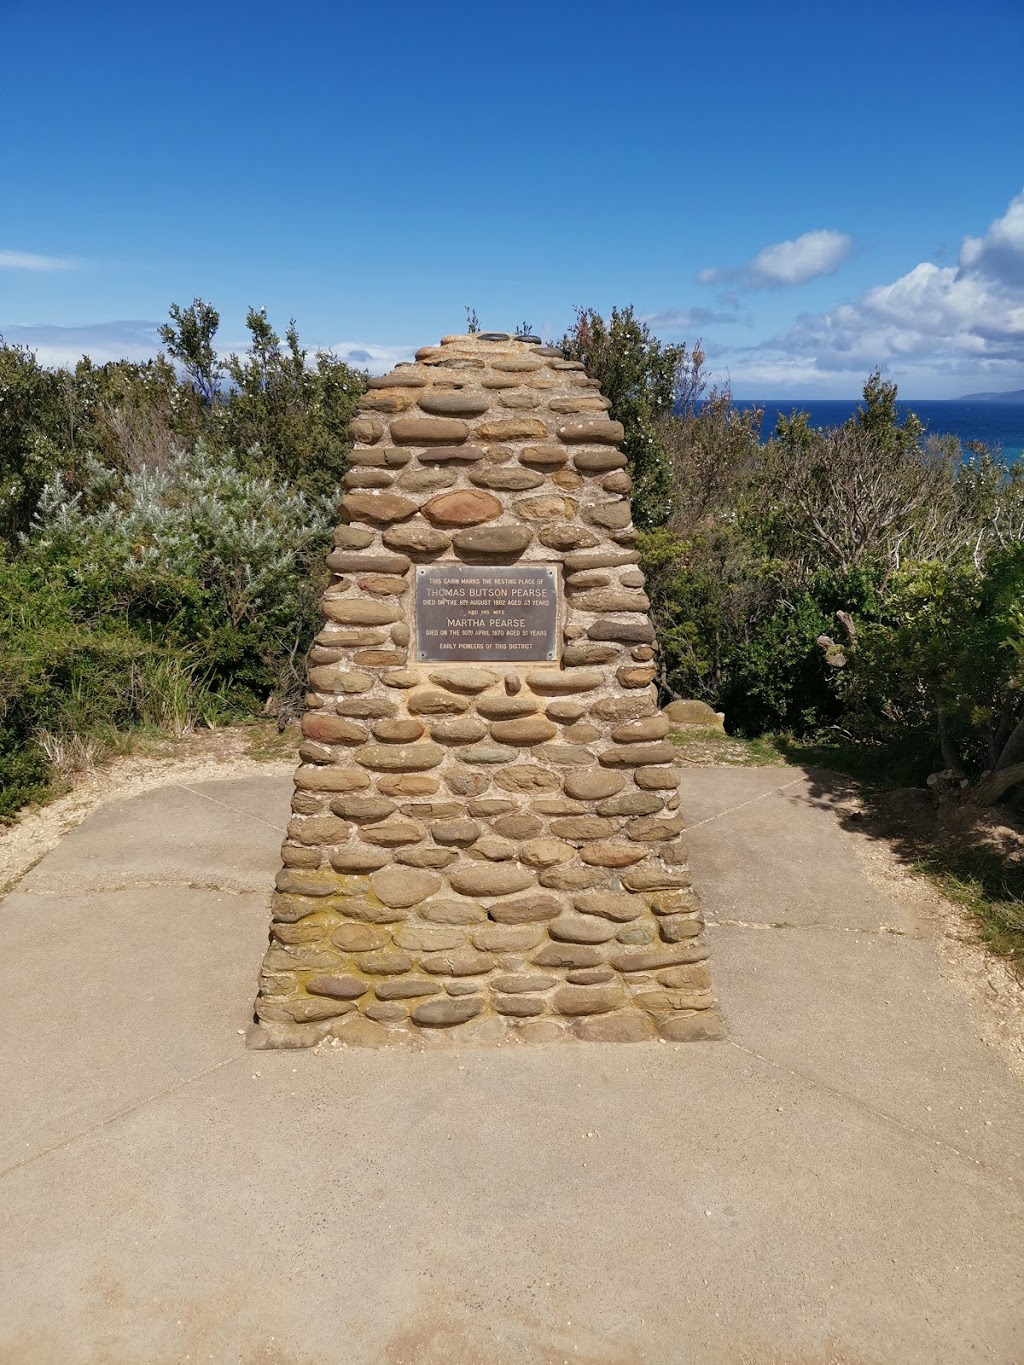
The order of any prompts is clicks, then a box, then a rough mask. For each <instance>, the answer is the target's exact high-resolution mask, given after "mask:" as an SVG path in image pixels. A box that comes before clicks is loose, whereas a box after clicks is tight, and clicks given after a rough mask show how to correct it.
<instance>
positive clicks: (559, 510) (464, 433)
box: [249, 333, 722, 1047]
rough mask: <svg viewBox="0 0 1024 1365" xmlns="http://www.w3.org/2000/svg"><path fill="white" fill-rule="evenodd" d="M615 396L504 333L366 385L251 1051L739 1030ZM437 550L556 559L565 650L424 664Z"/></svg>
mask: <svg viewBox="0 0 1024 1365" xmlns="http://www.w3.org/2000/svg"><path fill="white" fill-rule="evenodd" d="M609 406H610V405H609V403H608V400H607V399H605V398H604V397H602V396H601V394H600V392H599V386H598V384H597V382H596V381H595V380H593V379H590V378H588V377H587V375H586V374H585V373H584V370H583V366H582V365H580V364H578V363H576V362H574V361H569V360H565V359H563V357H562V354H561V352H560V351H557V350H553V349H551V348H549V347H544V346H542V345H540V344H539V343H538V342H537V341H536V339H535V338H526V339H522V338H518V337H512V336H509V335H507V334H505V333H483V334H476V335H469V336H452V337H445V338H443V340H442V342H441V345H440V346H427V347H424V348H423V349H422V350H420V351H418V352H417V354H416V361H415V363H412V364H407V365H400V366H398V367H397V368H396V369H395V370H393V371H392V372H391V373H390V374H388V375H385V376H384V377H383V378H378V379H371V380H370V384H369V391H368V393H367V394H366V395H365V397H363V398H362V399H361V400H360V403H359V412H358V414H357V416H356V418H355V419H354V421H353V422H352V424H351V429H350V430H351V435H352V438H353V441H354V443H355V444H354V449H353V450H352V453H351V456H350V468H349V472H348V473H347V474H346V475H345V479H344V482H345V487H346V490H347V491H346V492H345V495H344V496H343V498H342V500H341V503H340V508H339V512H340V516H341V518H342V521H341V525H339V527H338V528H337V530H336V532H335V536H334V540H335V548H334V550H333V551H332V552H331V554H330V555H329V556H328V560H327V563H328V566H329V567H330V569H331V571H332V574H333V578H332V580H331V583H330V585H329V587H328V588H327V590H326V592H325V594H324V598H323V611H324V616H325V617H326V624H325V626H324V628H323V630H322V631H321V632H320V634H319V635H318V636H317V638H316V643H315V646H314V648H313V649H312V651H311V653H310V667H309V689H310V690H309V695H308V698H307V705H308V710H307V711H306V713H305V716H304V718H303V722H302V731H303V736H304V742H303V744H302V747H301V749H300V757H301V766H300V767H299V769H298V771H297V772H296V775H295V796H294V799H293V802H292V811H293V815H292V819H291V822H290V824H289V826H288V837H287V840H286V842H285V844H284V848H283V861H284V869H283V871H282V872H281V873H280V874H279V875H278V878H277V892H276V895H275V896H274V898H273V924H272V926H271V930H270V937H271V943H270V947H269V949H268V951H267V954H266V957H265V960H264V963H263V971H262V976H261V981H260V992H259V998H258V1000H257V1002H256V1016H257V1022H256V1023H255V1024H254V1025H253V1027H252V1029H251V1030H250V1034H249V1041H250V1044H251V1045H252V1046H255V1047H304V1046H308V1045H310V1044H314V1043H316V1042H318V1041H319V1040H320V1039H322V1038H324V1037H327V1036H331V1037H334V1038H338V1039H343V1040H346V1041H349V1042H353V1043H359V1044H363V1045H371V1046H372V1045H378V1044H382V1043H392V1042H409V1041H412V1040H420V1041H434V1042H437V1041H440V1040H447V1041H452V1040H453V1039H459V1040H462V1041H465V1040H467V1039H468V1040H471V1041H474V1042H481V1043H482V1042H492V1041H494V1042H496V1041H499V1040H501V1039H502V1038H512V1039H517V1040H521V1041H524V1042H526V1041H538V1042H549V1041H557V1040H569V1039H586V1040H599V1041H601V1040H603V1041H641V1040H644V1039H647V1038H656V1037H658V1036H660V1037H662V1038H665V1039H671V1040H679V1041H688V1040H696V1039H705V1038H718V1037H721V1036H722V1025H721V1022H720V1020H719V1018H718V1016H717V1014H716V1013H715V1010H714V996H713V995H712V992H711V981H710V974H709V970H708V966H707V962H706V959H707V955H708V954H707V949H706V947H705V945H704V942H703V939H702V933H701V931H702V920H701V914H700V909H699V905H698V902H697V899H696V896H695V894H694V891H693V887H692V885H691V879H690V874H689V872H688V870H687V867H686V860H685V850H684V847H683V844H682V842H681V840H680V834H681V831H682V828H683V821H682V817H681V816H680V814H679V812H678V804H679V798H678V795H677V793H676V786H677V772H676V769H675V767H674V766H673V756H674V750H673V748H672V746H671V744H669V743H668V742H667V741H666V739H665V736H666V733H667V732H668V730H669V728H670V725H669V721H668V720H667V719H666V717H665V716H664V715H663V714H662V713H661V712H660V711H659V710H658V706H657V701H656V693H655V688H654V686H653V685H652V684H653V679H654V676H655V667H654V664H653V662H652V661H653V659H654V656H655V648H656V646H655V640H654V631H653V629H652V627H651V624H650V621H649V619H648V616H647V610H648V606H649V603H648V599H647V597H646V596H645V594H644V591H643V587H644V580H643V575H642V573H641V572H640V570H639V568H638V567H637V563H638V560H639V555H638V554H637V551H636V550H635V549H634V543H635V541H636V532H635V531H634V530H633V527H632V522H631V514H630V504H629V490H630V480H629V476H628V474H627V473H626V470H625V464H626V459H625V456H624V455H622V454H621V452H620V451H619V450H618V449H617V448H616V447H617V444H618V443H619V442H620V441H621V440H622V436H623V429H622V426H621V425H620V424H619V423H618V422H613V421H611V420H610V419H609V417H608V415H607V409H608V407H609ZM422 565H435V566H444V565H491V566H495V565H497V566H509V568H510V572H513V569H512V567H511V566H518V565H532V566H545V567H546V568H548V569H552V568H553V569H554V572H555V574H556V575H557V576H558V578H557V585H558V586H557V611H558V631H557V642H558V645H559V648H558V649H557V650H556V651H555V654H556V655H557V657H556V658H555V659H554V661H553V662H547V661H546V660H541V661H539V662H538V661H536V660H534V661H533V662H530V663H526V662H522V661H517V662H508V661H500V662H487V663H484V664H481V663H479V662H451V663H448V662H446V663H444V664H438V663H433V664H431V663H425V662H420V661H418V655H417V621H416V606H415V603H416V583H417V581H418V580H417V578H416V575H417V572H423V571H422V570H417V569H416V567H415V566H422ZM477 657H479V656H477Z"/></svg>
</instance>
